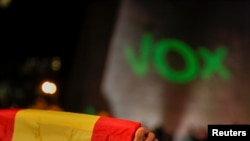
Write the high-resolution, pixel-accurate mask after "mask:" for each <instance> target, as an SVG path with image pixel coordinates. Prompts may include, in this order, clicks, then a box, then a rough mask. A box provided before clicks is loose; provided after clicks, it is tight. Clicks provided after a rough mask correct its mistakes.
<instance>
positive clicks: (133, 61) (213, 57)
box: [124, 33, 231, 83]
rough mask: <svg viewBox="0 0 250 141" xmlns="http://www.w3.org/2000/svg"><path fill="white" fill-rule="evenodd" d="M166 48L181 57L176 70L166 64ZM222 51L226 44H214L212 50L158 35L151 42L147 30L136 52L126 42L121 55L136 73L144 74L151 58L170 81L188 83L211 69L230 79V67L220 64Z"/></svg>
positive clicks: (203, 77) (212, 73) (223, 51)
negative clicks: (179, 67) (182, 66)
mask: <svg viewBox="0 0 250 141" xmlns="http://www.w3.org/2000/svg"><path fill="white" fill-rule="evenodd" d="M170 51H172V52H176V53H178V54H179V55H180V56H181V57H182V58H183V60H184V62H185V67H184V68H183V69H182V70H176V69H174V68H172V67H171V66H170V65H169V62H168V60H167V59H166V56H167V55H168V53H169V52H170ZM226 55H227V48H226V47H224V46H218V47H217V48H216V50H215V51H213V52H211V51H210V50H208V49H207V48H205V47H200V48H198V50H193V49H192V48H191V47H190V46H189V45H188V44H186V43H185V42H182V41H181V40H178V39H162V40H160V41H158V42H157V43H154V42H153V37H152V35H151V34H148V33H147V34H145V35H143V37H142V40H141V43H140V50H139V53H136V51H135V49H134V47H133V46H127V47H126V48H125V50H124V56H125V58H126V60H127V62H128V63H129V66H130V67H131V69H132V71H133V72H134V73H135V74H136V75H137V76H139V77H144V76H146V75H147V74H148V72H149V69H150V61H152V63H153V65H154V68H155V69H156V72H157V73H158V74H159V75H160V76H161V77H162V78H164V79H166V80H167V81H170V82H173V83H188V82H191V81H192V80H194V79H195V78H197V77H201V78H202V79H209V78H210V77H212V76H213V75H214V74H215V73H217V75H219V76H220V77H221V78H222V79H225V80H228V79H230V77H231V74H230V71H229V70H228V69H227V68H226V66H225V65H224V64H223V62H224V59H225V57H226ZM199 57H200V58H202V60H203V61H204V65H203V66H201V65H200V64H199Z"/></svg>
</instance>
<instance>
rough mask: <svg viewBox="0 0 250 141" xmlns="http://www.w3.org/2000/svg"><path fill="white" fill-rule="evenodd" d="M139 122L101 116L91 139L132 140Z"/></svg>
mask: <svg viewBox="0 0 250 141" xmlns="http://www.w3.org/2000/svg"><path fill="white" fill-rule="evenodd" d="M139 127H141V124H140V123H139V122H134V121H129V120H122V119H115V118H109V117H100V118H99V119H98V120H97V122H96V124H95V126H94V129H93V133H92V138H91V141H132V139H133V137H134V134H135V132H136V130H137V129H138V128H139Z"/></svg>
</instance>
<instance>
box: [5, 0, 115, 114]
mask: <svg viewBox="0 0 250 141" xmlns="http://www.w3.org/2000/svg"><path fill="white" fill-rule="evenodd" d="M118 5H119V2H118V1H114V0H84V1H81V0H80V1H66V0H62V1H57V0H53V1H42V0H35V1H34V0H22V1H19V0H13V1H12V2H11V4H10V5H9V6H8V7H7V8H2V9H0V36H1V38H0V47H1V55H0V63H1V66H0V85H1V86H3V87H2V88H3V89H4V90H6V89H8V91H4V90H3V91H4V92H5V93H3V94H2V95H3V96H2V97H1V104H0V106H1V108H7V107H13V106H14V107H27V106H29V105H31V104H32V103H33V102H34V101H35V99H36V98H37V97H38V95H39V93H38V91H37V87H38V86H39V84H40V83H41V81H42V80H44V79H50V80H53V81H54V82H56V84H57V85H58V91H59V94H58V96H57V98H56V99H57V100H58V103H59V104H60V106H61V107H63V108H64V109H65V110H69V111H74V112H83V111H84V110H85V107H87V106H88V105H92V106H94V107H96V106H97V109H98V106H99V107H102V108H103V109H107V108H108V106H107V104H105V102H102V101H103V100H102V94H101V92H100V91H99V90H98V89H99V87H96V86H98V85H99V83H101V78H102V69H103V66H104V61H105V57H106V52H107V49H108V44H109V38H110V36H111V33H112V29H113V24H114V21H115V18H116V13H117V12H116V10H117V7H118ZM53 57H60V59H61V62H62V68H61V69H60V71H57V72H55V71H52V70H51V69H50V68H49V65H50V60H51V59H52V58H53ZM31 60H33V62H34V60H35V62H36V65H34V66H33V67H30V68H29V70H30V71H28V73H27V72H26V73H25V72H24V71H23V70H25V67H26V66H25V63H27V62H31ZM26 70H27V69H26ZM100 98H101V99H100ZM93 99H95V100H93ZM100 100H101V101H100ZM95 101H96V102H95ZM103 103H104V104H103Z"/></svg>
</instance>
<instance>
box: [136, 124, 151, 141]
mask: <svg viewBox="0 0 250 141" xmlns="http://www.w3.org/2000/svg"><path fill="white" fill-rule="evenodd" d="M148 132H149V131H148V130H147V129H146V128H144V127H140V128H138V129H137V131H136V133H135V138H134V141H143V140H144V137H145V135H146V134H147V133H148Z"/></svg>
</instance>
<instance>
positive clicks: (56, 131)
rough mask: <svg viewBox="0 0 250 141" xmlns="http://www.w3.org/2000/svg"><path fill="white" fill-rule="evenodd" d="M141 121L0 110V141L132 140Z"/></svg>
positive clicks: (34, 111)
mask: <svg viewBox="0 0 250 141" xmlns="http://www.w3.org/2000/svg"><path fill="white" fill-rule="evenodd" d="M139 127H141V123H139V122H135V121H130V120H124V119H118V118H111V117H102V116H97V115H87V114H80V113H71V112H63V111H51V110H37V109H5V110H0V141H132V140H133V137H134V134H135V132H136V130H137V129H138V128H139Z"/></svg>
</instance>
